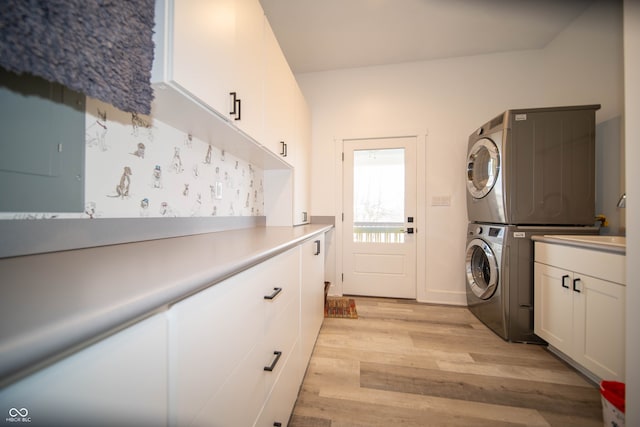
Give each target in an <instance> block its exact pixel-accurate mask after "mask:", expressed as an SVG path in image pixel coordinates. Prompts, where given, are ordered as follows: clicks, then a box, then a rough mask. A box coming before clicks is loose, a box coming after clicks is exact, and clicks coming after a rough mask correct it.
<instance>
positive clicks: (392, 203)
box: [343, 137, 418, 299]
mask: <svg viewBox="0 0 640 427" xmlns="http://www.w3.org/2000/svg"><path fill="white" fill-rule="evenodd" d="M416 139H417V138H416V137H398V138H379V139H354V140H344V141H343V142H344V162H343V167H344V171H343V172H344V191H343V197H344V200H343V206H344V238H343V269H344V273H343V274H344V278H343V293H344V294H348V295H367V296H380V297H391V298H411V299H415V298H416V235H415V232H416V231H417V226H418V224H417V222H416Z"/></svg>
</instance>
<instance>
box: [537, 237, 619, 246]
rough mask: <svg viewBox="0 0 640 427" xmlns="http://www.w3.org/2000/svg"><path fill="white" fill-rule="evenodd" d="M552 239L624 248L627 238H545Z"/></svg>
mask: <svg viewBox="0 0 640 427" xmlns="http://www.w3.org/2000/svg"><path fill="white" fill-rule="evenodd" d="M547 237H553V238H554V239H560V240H570V241H573V242H581V243H591V244H594V245H603V246H610V247H616V248H626V247H627V238H626V237H625V236H576V235H554V236H547Z"/></svg>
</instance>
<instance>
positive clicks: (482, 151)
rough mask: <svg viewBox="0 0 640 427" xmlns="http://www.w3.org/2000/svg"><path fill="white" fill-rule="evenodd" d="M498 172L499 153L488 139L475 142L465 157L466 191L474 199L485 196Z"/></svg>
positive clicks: (495, 179)
mask: <svg viewBox="0 0 640 427" xmlns="http://www.w3.org/2000/svg"><path fill="white" fill-rule="evenodd" d="M499 172H500V153H499V151H498V147H497V146H496V144H495V143H494V142H493V141H492V140H490V139H489V138H482V139H479V140H478V141H476V142H475V144H473V145H472V146H471V150H469V155H468V157H467V190H468V191H469V194H471V195H472V196H473V197H474V198H476V199H481V198H483V197H484V196H486V195H487V194H488V193H489V191H491V189H492V188H493V186H494V185H495V183H496V181H497V179H498V173H499Z"/></svg>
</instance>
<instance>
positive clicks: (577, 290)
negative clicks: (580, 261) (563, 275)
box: [573, 278, 580, 293]
mask: <svg viewBox="0 0 640 427" xmlns="http://www.w3.org/2000/svg"><path fill="white" fill-rule="evenodd" d="M579 281H580V278H578V279H573V291H574V292H577V293H580V289H578V288H576V283H578V282H579Z"/></svg>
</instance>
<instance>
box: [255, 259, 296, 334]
mask: <svg viewBox="0 0 640 427" xmlns="http://www.w3.org/2000/svg"><path fill="white" fill-rule="evenodd" d="M262 266H263V268H262V269H261V271H260V273H259V274H258V275H257V276H258V279H257V280H258V281H259V282H258V283H259V284H260V286H261V289H262V290H263V293H264V295H272V294H273V293H274V292H275V291H274V288H280V289H282V291H280V293H279V294H278V295H277V296H276V297H274V298H273V299H264V303H265V304H264V306H265V309H264V310H265V318H264V330H265V332H267V331H270V330H271V329H272V328H273V323H274V321H275V319H276V318H277V317H278V316H279V315H280V314H281V313H282V311H283V310H284V309H285V307H289V305H290V304H291V303H292V302H294V301H298V302H299V301H300V283H299V282H300V252H299V249H298V248H294V249H291V250H289V251H287V252H284V253H282V254H280V255H278V256H277V257H275V258H272V259H270V260H269V261H267V262H265V263H263V265H262Z"/></svg>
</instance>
